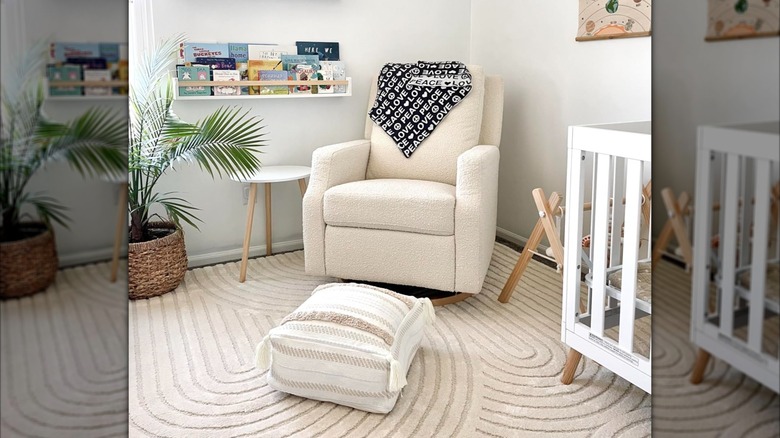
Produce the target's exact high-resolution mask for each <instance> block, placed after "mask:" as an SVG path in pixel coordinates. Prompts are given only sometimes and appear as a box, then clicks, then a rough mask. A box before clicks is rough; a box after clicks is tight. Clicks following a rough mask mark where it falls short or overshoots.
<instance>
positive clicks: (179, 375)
mask: <svg viewBox="0 0 780 438" xmlns="http://www.w3.org/2000/svg"><path fill="white" fill-rule="evenodd" d="M517 255H518V254H517V253H516V252H515V251H512V250H511V249H509V248H507V247H506V246H503V245H501V244H496V245H495V250H494V255H493V260H492V262H491V266H490V270H489V272H488V276H487V278H486V281H485V285H484V289H483V291H482V293H480V294H478V295H476V296H475V297H473V298H472V299H469V300H466V301H464V302H461V303H458V304H453V305H449V306H445V307H440V308H438V309H437V322H436V325H435V326H434V327H433V328H432V329H431V330H429V332H428V333H427V335H426V338H425V340H424V341H423V343H422V346H421V349H420V351H419V352H418V353H417V357H416V358H415V360H414V362H413V363H412V366H411V368H410V370H409V375H408V380H409V385H408V386H407V387H406V388H405V389H404V391H403V393H402V395H401V397H400V398H399V400H398V403H397V405H396V407H395V409H394V410H393V411H392V412H391V413H390V414H387V415H379V414H368V413H365V412H362V411H358V410H354V409H351V408H346V407H343V406H337V405H334V404H331V403H324V402H317V401H313V400H306V399H302V398H299V397H295V396H291V395H287V394H284V393H280V392H277V391H274V390H271V389H270V388H269V387H268V386H267V385H266V383H265V375H264V373H262V372H260V371H258V370H256V369H255V367H254V364H253V361H252V357H253V354H254V348H255V346H256V345H257V343H258V342H259V341H260V340H261V339H262V338H263V336H265V334H266V333H267V332H268V331H269V330H270V329H271V328H272V327H274V326H275V325H277V324H278V323H279V321H281V320H282V318H284V316H285V315H287V314H288V313H289V312H291V311H292V310H294V309H295V308H296V307H297V306H298V305H299V304H300V303H302V302H303V301H304V300H305V299H306V298H307V297H308V296H309V295H310V294H311V291H312V290H314V288H315V287H316V286H317V285H319V284H323V283H327V282H331V281H333V279H331V278H327V277H311V276H307V275H305V273H304V266H303V265H304V263H303V252H302V251H297V252H292V253H285V254H279V255H275V256H272V257H265V258H258V259H253V260H250V264H249V275H248V277H247V278H248V279H247V281H246V282H245V283H239V282H238V281H237V278H238V270H239V264H238V263H228V264H222V265H216V266H210V267H205V268H200V269H195V270H193V271H190V272H188V273H187V277H186V278H185V281H184V283H183V284H182V286H180V287H179V289H177V290H176V291H175V292H173V293H169V294H167V295H164V296H161V297H157V298H152V299H149V300H139V301H134V302H132V303H131V304H130V329H131V330H130V361H129V363H130V382H131V383H130V431H131V436H159V437H179V436H188V437H199V436H203V437H205V436H214V435H219V436H233V437H239V436H273V437H284V436H292V435H299V436H323V437H331V436H332V437H362V436H415V437H425V436H462V437H471V436H480V435H482V436H518V435H521V434H528V433H561V434H562V433H566V434H568V435H572V436H586V435H593V434H596V435H597V436H606V435H604V434H607V435H609V436H614V435H616V434H622V435H626V436H648V435H649V434H650V397H649V396H648V395H647V394H645V393H644V392H643V391H641V390H640V389H638V388H635V387H634V386H632V385H630V384H629V383H628V382H626V381H625V380H623V379H621V378H619V377H617V376H616V375H615V374H613V373H612V372H610V371H609V370H606V369H604V368H602V367H600V366H599V365H598V364H596V363H594V362H593V361H590V360H583V362H582V364H581V365H580V368H579V369H578V371H577V376H576V378H575V381H574V384H572V385H570V386H565V385H562V384H561V383H560V382H559V378H560V372H561V370H562V369H563V363H564V361H565V358H566V348H565V346H564V345H563V344H561V342H560V309H561V298H560V297H561V279H560V274H558V273H557V272H556V271H555V270H554V269H551V268H549V267H547V266H544V265H542V264H541V263H537V262H533V263H532V264H531V266H530V267H529V269H528V272H527V274H526V277H525V278H524V280H523V281H522V282H521V284H520V285H519V286H518V288H519V289H518V291H517V292H518V293H517V294H515V297H514V299H513V300H512V301H511V302H510V303H508V304H501V303H498V302H497V301H496V299H497V297H498V294H499V292H500V290H501V287H502V286H503V284H504V282H505V281H506V278H507V277H508V276H509V273H510V272H511V270H512V267H513V265H514V262H515V261H516V260H517Z"/></svg>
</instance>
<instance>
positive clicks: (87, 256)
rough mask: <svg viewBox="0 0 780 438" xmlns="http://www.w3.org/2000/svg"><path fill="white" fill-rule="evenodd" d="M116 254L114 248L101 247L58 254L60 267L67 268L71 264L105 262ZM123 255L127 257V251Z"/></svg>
mask: <svg viewBox="0 0 780 438" xmlns="http://www.w3.org/2000/svg"><path fill="white" fill-rule="evenodd" d="M113 255H114V250H113V248H101V249H93V250H90V251H80V252H74V253H69V254H58V255H57V258H58V259H59V263H60V268H67V267H70V266H77V265H87V264H90V263H97V262H105V261H108V260H111V257H113ZM122 257H127V253H124V254H122Z"/></svg>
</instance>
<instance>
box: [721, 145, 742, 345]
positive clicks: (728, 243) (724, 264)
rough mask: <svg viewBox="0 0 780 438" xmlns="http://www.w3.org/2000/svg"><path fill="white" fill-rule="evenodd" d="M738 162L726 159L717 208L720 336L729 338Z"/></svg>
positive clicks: (731, 157)
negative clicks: (720, 217) (720, 229)
mask: <svg viewBox="0 0 780 438" xmlns="http://www.w3.org/2000/svg"><path fill="white" fill-rule="evenodd" d="M739 161H740V157H739V155H737V154H727V155H726V174H725V175H724V176H725V178H724V180H725V181H726V188H725V189H726V193H725V196H724V198H725V199H724V202H723V205H722V207H721V210H722V211H723V234H722V235H721V236H720V238H721V242H720V244H721V246H722V247H723V259H722V261H721V269H722V270H723V275H722V277H721V282H720V286H721V300H720V315H721V319H720V332H721V333H723V334H724V335H726V336H729V337H731V336H732V334H733V332H734V284H735V280H736V276H735V271H736V266H735V263H736V256H737V227H738V226H739V224H738V223H737V217H738V215H737V213H738V210H739V207H738V204H739V199H738V198H739V167H740V166H739Z"/></svg>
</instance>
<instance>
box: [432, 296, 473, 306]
mask: <svg viewBox="0 0 780 438" xmlns="http://www.w3.org/2000/svg"><path fill="white" fill-rule="evenodd" d="M472 295H474V294H465V293H457V294H455V295H452V296H449V297H442V298H434V299H432V300H431V303H433V305H434V306H446V305H447V304H453V303H458V302H461V301H463V300H465V299H466V298H468V297H470V296H472Z"/></svg>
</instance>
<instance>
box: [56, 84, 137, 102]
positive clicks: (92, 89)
mask: <svg viewBox="0 0 780 438" xmlns="http://www.w3.org/2000/svg"><path fill="white" fill-rule="evenodd" d="M111 88H124V89H125V93H124V94H115V93H114V92H112V90H111ZM127 88H128V81H126V80H112V81H47V83H46V84H45V85H44V90H46V93H47V94H46V100H70V101H74V100H75V101H88V100H127V91H126V90H127ZM82 92H83V94H82Z"/></svg>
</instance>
